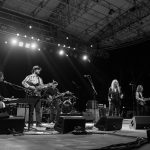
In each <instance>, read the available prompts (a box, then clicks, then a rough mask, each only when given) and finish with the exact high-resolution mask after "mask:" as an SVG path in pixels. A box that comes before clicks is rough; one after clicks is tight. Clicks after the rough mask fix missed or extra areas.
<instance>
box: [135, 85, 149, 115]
mask: <svg viewBox="0 0 150 150" xmlns="http://www.w3.org/2000/svg"><path fill="white" fill-rule="evenodd" d="M143 91H144V88H143V86H142V85H138V86H137V88H136V93H135V98H136V109H137V115H138V116H143V115H148V113H149V110H148V109H149V106H148V105H147V104H146V101H149V100H150V99H149V98H144V96H143Z"/></svg>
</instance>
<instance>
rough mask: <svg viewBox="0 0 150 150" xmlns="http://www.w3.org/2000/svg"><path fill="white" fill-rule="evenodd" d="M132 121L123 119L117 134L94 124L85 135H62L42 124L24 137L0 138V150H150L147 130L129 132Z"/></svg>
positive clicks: (87, 124) (90, 125)
mask: <svg viewBox="0 0 150 150" xmlns="http://www.w3.org/2000/svg"><path fill="white" fill-rule="evenodd" d="M130 121H131V120H130V119H124V120H123V124H122V129H121V130H117V131H99V130H98V129H97V128H95V127H94V126H93V123H86V133H85V134H81V135H74V134H72V133H71V132H70V133H67V134H60V133H58V132H57V131H55V130H54V129H53V126H54V124H46V123H45V124H44V123H43V126H44V127H40V128H37V127H34V128H33V129H32V130H31V131H28V130H27V127H26V128H25V130H24V132H23V134H1V135H0V150H20V149H21V150H41V149H43V150H82V149H83V150H88V149H89V150H90V149H102V148H104V147H107V146H112V147H113V146H114V145H115V144H122V149H124V148H127V144H126V143H128V146H129V148H131V147H132V148H135V146H136V147H137V148H138V149H139V150H141V149H142V150H148V149H149V148H150V144H149V143H147V139H145V138H147V132H146V130H136V129H133V128H129V124H130ZM135 141H138V144H137V142H135ZM142 143H143V145H142ZM140 145H142V146H140ZM138 146H140V147H138ZM120 147H121V145H120ZM132 148H131V149H132ZM107 149H108V148H107ZM109 149H111V147H109Z"/></svg>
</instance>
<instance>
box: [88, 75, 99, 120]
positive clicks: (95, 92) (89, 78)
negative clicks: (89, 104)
mask: <svg viewBox="0 0 150 150" xmlns="http://www.w3.org/2000/svg"><path fill="white" fill-rule="evenodd" d="M87 79H88V81H89V83H90V85H91V87H92V89H93V102H94V107H93V110H94V122H96V121H97V120H96V96H97V95H98V94H97V91H96V89H95V87H94V84H93V81H92V78H91V76H87Z"/></svg>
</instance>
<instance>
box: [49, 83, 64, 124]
mask: <svg viewBox="0 0 150 150" xmlns="http://www.w3.org/2000/svg"><path fill="white" fill-rule="evenodd" d="M56 87H57V85H54V86H53V87H51V88H49V90H48V91H47V93H48V95H47V100H48V101H49V104H50V105H49V108H50V122H52V123H55V122H56V121H57V119H58V117H59V116H60V113H61V104H62V96H63V94H62V93H60V92H59V89H58V88H56Z"/></svg>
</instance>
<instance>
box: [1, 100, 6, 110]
mask: <svg viewBox="0 0 150 150" xmlns="http://www.w3.org/2000/svg"><path fill="white" fill-rule="evenodd" d="M3 108H5V103H4V102H2V101H0V109H3Z"/></svg>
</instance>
